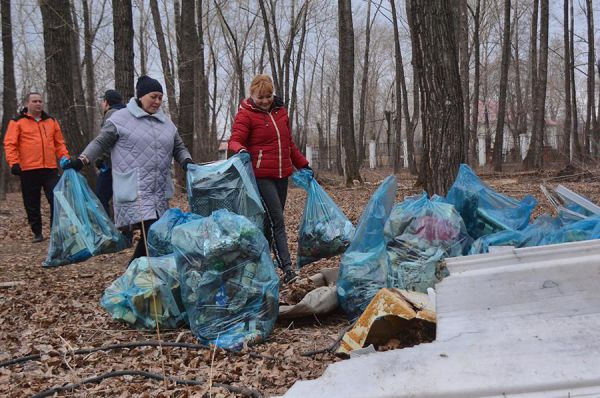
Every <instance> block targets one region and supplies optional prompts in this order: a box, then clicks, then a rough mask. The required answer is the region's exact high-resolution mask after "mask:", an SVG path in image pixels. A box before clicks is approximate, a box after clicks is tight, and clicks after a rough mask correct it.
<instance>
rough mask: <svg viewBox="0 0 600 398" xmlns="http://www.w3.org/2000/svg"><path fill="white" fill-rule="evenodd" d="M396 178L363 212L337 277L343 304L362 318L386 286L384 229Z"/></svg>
mask: <svg viewBox="0 0 600 398" xmlns="http://www.w3.org/2000/svg"><path fill="white" fill-rule="evenodd" d="M396 190H397V182H396V177H394V176H389V177H387V178H386V179H385V180H384V181H383V182H382V184H381V185H380V186H379V188H378V189H377V191H376V192H375V193H374V194H373V196H372V197H371V200H370V201H369V203H368V204H367V207H366V208H365V211H364V212H363V214H362V216H361V218H360V221H359V223H358V227H357V228H356V233H355V235H354V240H353V241H352V243H351V244H350V246H349V247H348V249H347V250H346V252H345V253H344V255H343V256H342V261H341V264H340V272H339V276H338V280H337V294H338V299H339V302H340V306H341V307H342V309H343V310H344V312H345V313H346V315H347V316H348V318H349V319H351V320H353V319H356V318H358V316H360V314H361V313H362V312H363V311H364V309H365V308H366V307H367V305H369V302H370V301H371V299H372V298H373V297H374V296H375V294H376V293H377V291H378V290H379V289H381V288H383V287H385V286H386V280H387V263H388V254H387V250H386V245H385V241H384V235H383V229H384V226H385V223H386V221H387V219H388V217H389V215H390V212H391V211H392V207H393V205H394V200H395V198H396Z"/></svg>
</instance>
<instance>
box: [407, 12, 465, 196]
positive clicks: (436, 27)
mask: <svg viewBox="0 0 600 398" xmlns="http://www.w3.org/2000/svg"><path fill="white" fill-rule="evenodd" d="M409 1H410V13H409V21H410V23H409V25H410V29H411V38H412V43H413V57H414V58H415V65H416V67H417V69H416V73H417V75H418V76H419V77H418V79H419V87H420V93H421V108H422V116H421V121H422V131H423V154H422V159H421V170H420V174H419V182H420V183H421V184H422V185H423V187H424V188H425V190H426V191H427V192H428V193H429V194H430V195H433V194H435V193H437V194H439V195H445V194H446V193H447V191H448V189H449V188H450V186H451V185H452V183H453V182H454V180H455V178H456V174H457V172H458V167H459V165H460V163H462V162H463V159H464V158H463V156H464V151H463V148H464V147H463V140H464V137H465V134H464V114H463V103H462V101H463V95H462V91H461V81H460V74H459V70H458V46H457V43H456V37H457V34H456V31H457V29H458V27H457V26H456V24H455V19H454V16H455V15H456V12H455V11H454V9H453V8H452V7H456V4H454V3H451V2H445V1H433V2H432V1H428V0H409Z"/></svg>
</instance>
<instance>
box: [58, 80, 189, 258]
mask: <svg viewBox="0 0 600 398" xmlns="http://www.w3.org/2000/svg"><path fill="white" fill-rule="evenodd" d="M135 88H136V97H135V98H131V100H129V102H128V103H127V105H126V107H125V108H123V109H121V110H118V111H116V112H115V113H114V114H113V115H111V117H110V119H108V120H107V121H106V123H104V126H102V129H101V130H100V134H99V135H98V136H97V137H96V138H95V139H94V140H93V141H92V142H90V143H89V144H88V146H87V147H86V148H85V149H84V151H83V152H82V153H81V155H79V157H72V158H71V159H69V160H68V162H66V163H65V164H64V166H63V168H73V169H75V170H77V171H79V170H81V169H82V168H83V167H84V166H85V165H88V164H90V162H93V161H95V160H96V159H97V158H98V157H100V156H102V155H103V154H104V153H106V152H107V151H110V158H111V164H112V178H113V184H112V187H113V209H114V216H115V226H116V227H117V228H125V229H131V228H139V229H141V230H142V233H141V238H140V240H139V242H138V244H137V246H136V248H135V250H134V252H133V256H132V258H131V260H130V263H131V261H132V260H134V259H136V258H138V257H141V256H146V255H147V250H146V249H147V248H146V236H147V234H148V229H149V228H150V226H151V225H152V223H154V222H155V221H156V220H157V219H158V218H160V216H162V215H163V213H164V212H165V211H167V209H168V208H169V199H171V198H172V197H173V195H174V186H173V178H172V175H171V168H172V167H171V164H172V162H173V159H175V160H176V161H177V163H179V164H180V165H181V167H182V168H183V170H184V171H187V167H188V165H189V164H191V163H193V162H192V156H191V155H190V153H189V151H188V150H187V148H186V147H185V144H184V143H183V140H182V139H181V137H180V136H179V133H178V132H177V127H176V126H175V124H173V122H172V121H171V120H170V119H169V118H168V117H167V115H165V113H164V112H163V111H162V109H161V105H162V99H163V89H162V86H161V84H160V82H159V81H158V80H156V79H153V78H151V77H149V76H145V75H144V76H141V77H140V78H139V79H138V81H137V83H136V86H135ZM61 165H62V163H61Z"/></svg>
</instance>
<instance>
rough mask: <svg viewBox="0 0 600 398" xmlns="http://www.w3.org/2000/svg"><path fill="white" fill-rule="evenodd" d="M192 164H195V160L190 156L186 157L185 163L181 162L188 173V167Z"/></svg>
mask: <svg viewBox="0 0 600 398" xmlns="http://www.w3.org/2000/svg"><path fill="white" fill-rule="evenodd" d="M190 164H194V161H193V160H192V159H190V158H187V159H185V160H184V161H183V163H181V168H182V169H183V171H185V172H186V173H187V169H188V166H189V165H190Z"/></svg>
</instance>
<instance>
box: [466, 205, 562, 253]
mask: <svg viewBox="0 0 600 398" xmlns="http://www.w3.org/2000/svg"><path fill="white" fill-rule="evenodd" d="M561 228H563V223H562V222H561V220H560V219H559V218H554V217H551V216H549V215H547V214H543V215H541V216H539V217H538V218H536V219H535V221H534V222H533V223H531V224H529V225H528V226H527V227H525V228H524V229H523V230H521V231H511V230H508V231H500V232H496V233H495V234H491V235H485V236H482V237H481V238H479V239H477V240H476V241H475V242H473V244H472V245H471V249H470V250H469V254H481V253H488V252H489V250H490V246H514V247H516V248H520V247H532V246H539V245H540V244H541V243H542V241H543V240H544V239H545V238H546V236H548V235H550V234H553V233H556V232H558V231H560V229H561ZM557 243H558V242H557ZM561 243H562V242H561Z"/></svg>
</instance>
